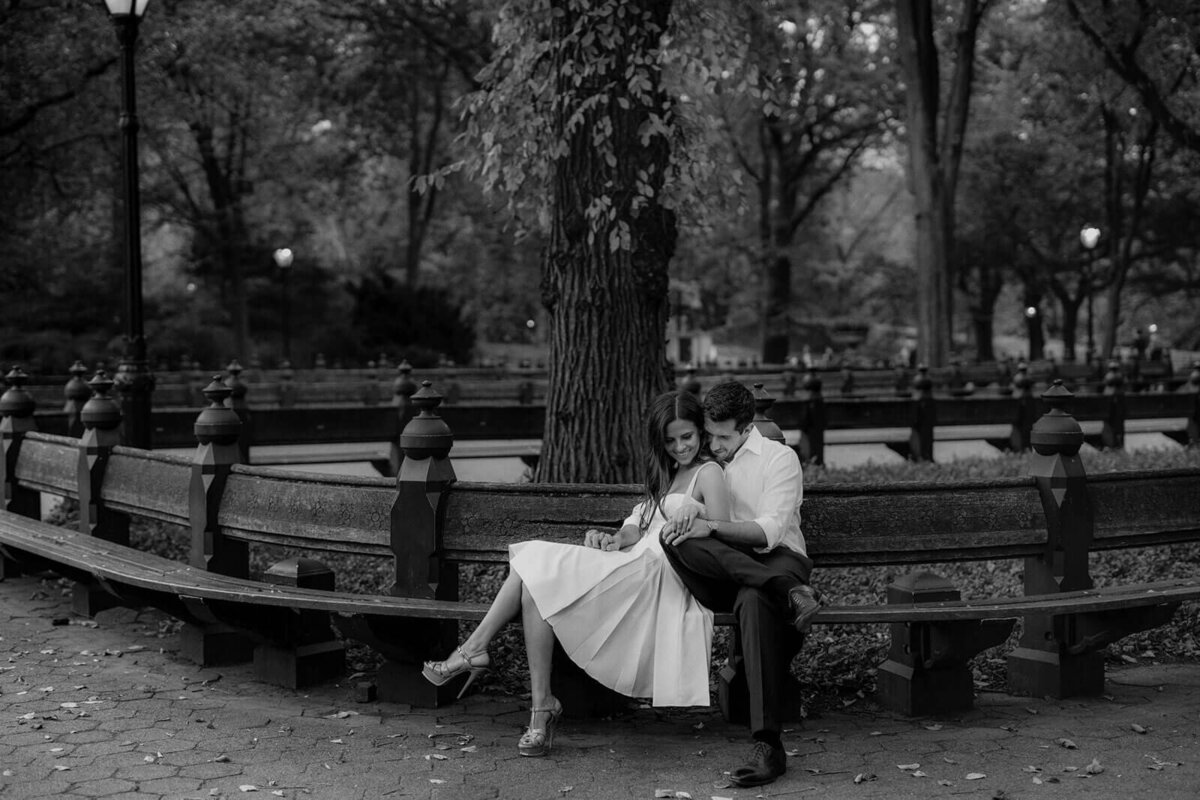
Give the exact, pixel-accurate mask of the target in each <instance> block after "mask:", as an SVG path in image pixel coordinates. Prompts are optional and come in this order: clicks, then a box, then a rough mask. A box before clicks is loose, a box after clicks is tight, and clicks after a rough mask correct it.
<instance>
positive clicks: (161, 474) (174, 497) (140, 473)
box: [22, 441, 192, 526]
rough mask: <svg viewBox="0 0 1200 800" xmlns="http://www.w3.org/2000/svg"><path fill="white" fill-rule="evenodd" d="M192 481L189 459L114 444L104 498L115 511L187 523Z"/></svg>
mask: <svg viewBox="0 0 1200 800" xmlns="http://www.w3.org/2000/svg"><path fill="white" fill-rule="evenodd" d="M26 443H28V441H27V442H26ZM23 447H24V446H22V449H23ZM191 480H192V465H191V463H190V462H189V461H188V460H186V459H183V458H178V457H175V456H168V455H163V454H160V453H147V452H146V451H144V450H134V449H131V448H126V447H114V448H113V452H112V456H111V457H110V458H109V461H108V466H107V467H106V468H105V470H104V480H103V482H102V483H101V486H100V500H101V502H103V503H104V504H105V505H106V506H107V507H108V508H110V509H111V510H113V511H120V512H124V513H127V514H132V515H134V516H139V517H150V518H152V519H157V520H160V521H162V522H168V523H172V524H175V525H185V526H186V525H187V524H188V519H189V515H188V491H189V487H190V485H191Z"/></svg>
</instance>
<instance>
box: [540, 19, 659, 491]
mask: <svg viewBox="0 0 1200 800" xmlns="http://www.w3.org/2000/svg"><path fill="white" fill-rule="evenodd" d="M553 6H554V11H555V15H556V16H555V19H554V23H553V32H552V37H551V52H552V53H553V58H554V62H555V63H554V67H555V75H556V78H555V80H556V91H557V93H558V98H559V103H558V108H557V113H556V117H555V122H554V130H553V132H552V133H553V135H554V136H555V137H557V138H558V139H559V140H561V141H562V142H564V143H565V145H566V152H565V153H564V154H563V156H562V157H561V158H559V159H558V160H557V161H555V163H554V167H553V169H554V174H553V179H552V188H551V194H552V197H551V229H550V240H549V246H548V249H547V253H546V255H545V257H544V260H543V265H542V298H543V302H544V304H545V306H546V309H547V310H548V312H549V328H550V336H549V338H550V375H549V388H548V392H547V397H546V426H545V430H544V434H543V441H542V459H541V461H540V463H539V467H538V471H537V474H536V479H537V480H538V481H544V482H561V481H565V482H585V483H586V482H601V483H631V482H635V481H638V480H639V479H640V477H641V474H640V473H641V466H642V460H643V453H642V442H643V440H644V438H645V437H644V435H643V433H642V419H643V415H644V413H645V409H646V407H647V405H648V404H649V401H650V399H651V398H652V397H653V396H654V395H656V394H658V393H659V392H662V391H664V390H666V389H667V388H668V381H667V375H666V370H665V366H666V347H665V336H666V323H667V310H668V309H667V285H668V280H667V265H668V262H669V261H670V258H671V255H672V254H673V252H674V249H675V241H676V226H675V216H674V214H673V212H671V211H670V210H669V209H667V208H665V207H663V206H662V204H661V202H660V200H659V198H660V196H661V195H660V191H661V189H662V185H663V177H664V173H665V170H666V168H667V167H668V161H669V157H670V147H669V144H668V142H667V140H666V139H665V138H664V137H663V136H659V135H652V136H649V137H645V138H643V135H642V133H643V125H645V124H646V123H647V122H648V120H649V117H650V114H651V113H658V114H661V113H664V109H665V108H669V102H668V101H667V98H666V96H665V94H664V93H663V92H662V90H661V82H660V78H661V74H660V71H659V67H658V66H657V57H656V55H655V51H656V50H657V48H658V47H659V39H660V37H661V35H662V32H663V31H664V30H665V27H666V23H667V17H668V15H669V14H670V10H671V2H670V0H631V1H630V2H625V3H623V4H622V6H621V7H622V8H623V9H624V13H625V16H626V21H627V22H629V24H627V25H625V26H623V28H622V30H621V32H620V35H618V36H614V37H605V39H604V41H600V39H601V37H595V39H594V40H593V41H592V42H591V45H590V46H591V48H592V50H591V51H590V53H589V56H588V59H587V61H588V63H591V64H594V63H596V62H595V59H596V57H597V56H596V54H597V51H598V52H599V55H600V57H601V59H609V60H610V62H609V63H610V64H611V66H610V67H609V68H608V71H607V72H603V71H600V70H597V71H595V72H592V73H589V74H588V75H587V76H586V77H584V78H583V80H582V82H577V80H576V78H577V73H576V71H575V69H574V67H576V66H578V65H580V64H582V63H584V61H585V59H584V57H583V55H582V54H581V53H579V52H578V51H577V50H576V48H577V47H579V46H580V45H579V41H580V40H579V38H578V37H572V36H571V32H572V31H574V30H576V26H577V25H578V24H579V23H580V21H581V19H583V17H582V14H583V13H584V12H582V11H580V9H579V4H578V2H566V0H563V1H562V2H556V3H554V4H553ZM636 60H643V64H645V61H644V60H648V61H650V62H651V63H652V65H651V66H648V67H647V66H643V67H641V68H642V69H645V70H647V74H648V76H649V77H650V80H651V83H652V86H651V88H650V89H649V91H650V93H651V95H652V97H653V98H655V100H656V102H655V104H654V105H653V106H648V105H646V104H645V103H643V99H642V98H644V96H645V92H644V91H643V93H642V96H641V97H639V96H636V95H635V94H633V93H631V90H630V87H629V83H630V81H629V80H627V79H626V78H624V76H625V74H626V69H627V67H629V65H630V64H633V63H635V61H636ZM568 62H571V63H570V64H569V65H568ZM564 66H567V68H566V69H564ZM596 96H602V98H603V99H602V100H601V101H600V102H596V101H595V100H594V99H592V100H591V102H590V103H588V102H587V101H588V100H589V98H595V97H596ZM622 101H624V102H622ZM573 117H574V119H572V118H573ZM609 125H611V129H609V127H608V126H609ZM599 130H609V131H610V132H609V133H608V136H609V139H610V141H611V152H605V151H604V149H603V148H602V147H599V146H597V144H596V140H595V136H596V132H597V131H599ZM640 176H641V178H642V182H643V184H647V183H648V184H649V187H650V188H651V189H653V193H652V196H651V197H649V198H647V197H646V196H645V194H644V193H639V192H638V181H639V177H640ZM645 178H648V179H649V180H648V181H647V180H645ZM604 198H608V199H607V200H604ZM597 201H600V202H608V203H610V206H609V207H610V208H611V209H612V211H614V212H615V213H613V214H611V215H610V214H603V215H601V218H600V219H597V218H595V217H594V216H593V217H589V215H588V214H587V213H586V212H587V210H588V209H589V208H594V206H593V203H595V202H597Z"/></svg>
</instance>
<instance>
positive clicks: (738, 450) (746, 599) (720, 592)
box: [662, 381, 820, 786]
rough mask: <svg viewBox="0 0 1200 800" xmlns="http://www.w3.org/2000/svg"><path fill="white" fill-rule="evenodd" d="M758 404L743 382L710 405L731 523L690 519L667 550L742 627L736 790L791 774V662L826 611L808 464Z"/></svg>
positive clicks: (672, 532)
mask: <svg viewBox="0 0 1200 800" xmlns="http://www.w3.org/2000/svg"><path fill="white" fill-rule="evenodd" d="M753 419H754V395H753V394H752V393H751V392H750V390H749V389H747V388H746V387H745V386H743V385H742V384H740V383H737V382H734V381H726V382H723V383H720V384H718V385H717V386H714V387H713V388H712V390H711V391H709V393H708V395H707V396H706V397H705V398H704V429H705V431H706V432H707V433H708V435H709V438H710V442H709V446H710V448H711V449H712V452H713V455H715V456H716V457H717V459H719V460H720V461H721V462H722V464H724V466H725V483H726V485H727V486H728V487H729V493H730V504H731V509H730V510H731V513H730V521H715V520H708V519H704V518H700V517H697V518H694V519H684V520H682V521H681V522H679V523H678V524H677V525H670V524H668V526H667V527H665V528H664V529H663V533H662V543H663V551H664V552H665V553H666V555H667V560H668V561H670V562H671V566H673V567H674V568H675V571H676V572H677V573H678V574H679V577H680V578H681V579H682V580H683V582H684V584H685V585H686V586H687V587H688V589H689V590H690V591H691V592H692V594H693V595H694V596H695V597H696V599H697V600H698V601H700V603H701V604H702V605H705V606H707V607H708V608H710V609H712V610H713V611H730V610H732V611H733V613H734V614H735V616H736V617H737V620H738V628H739V631H740V636H741V646H742V655H743V658H744V667H745V675H746V685H747V688H748V689H749V695H750V730H751V732H752V736H753V739H754V741H755V745H754V750H753V752H752V754H751V756H750V760H749V762H748V763H747V764H745V765H744V766H741V767H738V768H737V769H735V770H734V771H733V772H732V773H731V780H732V782H733V783H734V784H735V785H737V786H761V785H763V784H766V783H771V782H772V781H774V780H775V779H776V778H778V777H779V776H780V775H782V774H783V773H784V772H785V771H786V769H787V755H786V754H785V753H784V750H783V741H782V739H781V738H780V734H781V732H782V730H783V719H782V717H781V709H782V706H783V699H784V692H785V686H786V683H787V681H788V680H789V676H788V667H789V665H790V661H791V657H792V656H793V655H795V653H796V650H797V649H798V646H799V643H800V642H801V641H803V640H802V639H797V636H796V634H797V633H799V634H801V635H803V634H804V633H805V632H806V631H807V630H808V627H809V625H810V624H811V623H812V618H813V616H814V615H815V614H816V613H817V611H818V610H819V608H820V604H819V603H818V602H817V600H816V598H815V597H814V595H813V591H812V589H811V588H810V586H809V576H810V574H811V573H812V560H811V559H809V557H808V554H807V553H806V552H805V550H804V538H803V537H802V536H801V534H800V503H801V500H802V499H803V483H802V477H801V473H800V459H799V458H798V457H797V456H796V453H795V452H794V451H793V450H792V449H791V448H789V447H786V446H784V445H782V444H779V443H778V442H773V441H771V440H769V439H766V438H764V437H763V436H762V434H761V433H759V432H758V429H757V428H755V427H754V425H753V424H752V420H753Z"/></svg>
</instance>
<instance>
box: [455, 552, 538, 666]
mask: <svg viewBox="0 0 1200 800" xmlns="http://www.w3.org/2000/svg"><path fill="white" fill-rule="evenodd" d="M524 589H525V584H524V583H522V581H521V576H520V575H518V574H517V573H515V572H513V571H512V570H509V572H508V577H507V578H505V579H504V584H503V585H502V586H501V587H500V591H498V592H496V596H495V597H494V598H493V599H492V605H491V607H490V608H489V609H488V611H487V614H485V615H484V617H483V619H482V620H480V621H479V624H478V625H476V626H475V630H473V631H471V635H470V636H468V637H467V638H466V639H465V640H464V641H463V643H462V645H461V646H462V649H463V652H465V653H467V654H468V655H475V654H476V653H486V652H487V647H488V644H490V643H491V641H492V639H494V638H496V634H498V633H499V632H500V629H501V628H503V627H504V626H505V625H507V624H508V623H509V622H511V621H512V620H513V619H514V618H516V616H517V614H518V613H519V612H520V610H521V593H522V592H523V591H524Z"/></svg>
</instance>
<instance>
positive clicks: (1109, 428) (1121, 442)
mask: <svg viewBox="0 0 1200 800" xmlns="http://www.w3.org/2000/svg"><path fill="white" fill-rule="evenodd" d="M1104 395H1105V396H1106V397H1107V398H1108V408H1107V410H1106V411H1105V415H1104V428H1103V429H1101V431H1100V444H1101V445H1102V446H1104V447H1105V448H1106V449H1107V448H1113V449H1116V450H1124V449H1125V416H1126V413H1125V412H1126V408H1125V375H1124V373H1123V372H1122V370H1121V364H1120V362H1118V361H1110V362H1108V374H1106V375H1105V376H1104Z"/></svg>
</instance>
